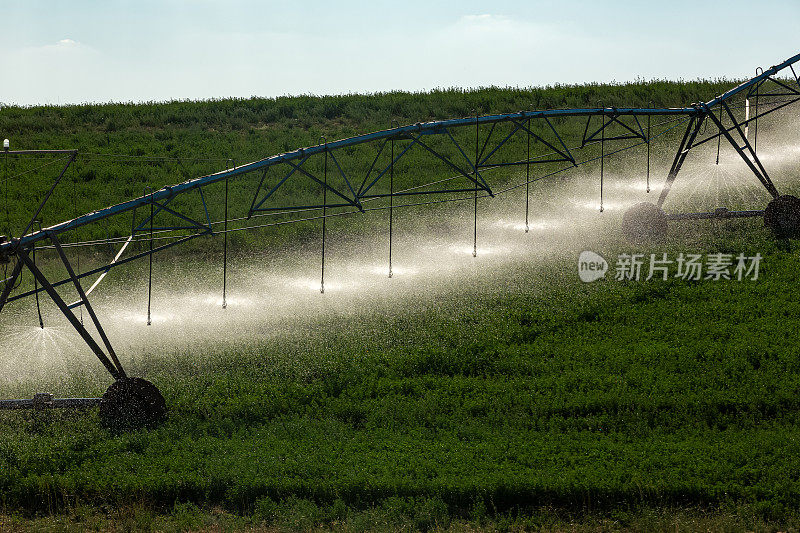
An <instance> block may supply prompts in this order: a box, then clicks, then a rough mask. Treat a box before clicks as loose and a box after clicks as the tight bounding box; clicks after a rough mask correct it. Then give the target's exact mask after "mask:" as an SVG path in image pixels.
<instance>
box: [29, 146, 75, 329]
mask: <svg viewBox="0 0 800 533" xmlns="http://www.w3.org/2000/svg"><path fill="white" fill-rule="evenodd" d="M75 162H77V158H76V159H75V160H74V161H73V163H75ZM72 205H73V206H74V208H75V209H74V211H73V213H74V218H78V179H77V176H76V175H75V165H73V167H72ZM39 224H40V227H41V222H40V223H39ZM75 243H76V244H78V243H80V238H79V237H78V232H77V231H76V232H75ZM75 271H76V273H77V274H78V276H80V275H81V248H80V246H77V250H75ZM78 314H79V315H80V320H81V324H83V305H80V306H79V310H78Z"/></svg>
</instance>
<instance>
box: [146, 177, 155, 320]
mask: <svg viewBox="0 0 800 533" xmlns="http://www.w3.org/2000/svg"><path fill="white" fill-rule="evenodd" d="M147 189H150V253H149V254H148V259H149V263H150V269H149V273H148V275H147V325H148V326H150V325H152V323H153V320H152V316H151V314H150V304H151V303H152V296H153V217H154V216H155V204H154V203H153V188H152V187H150V186H149V185H148V186H147V187H145V188H144V191H145V194H147Z"/></svg>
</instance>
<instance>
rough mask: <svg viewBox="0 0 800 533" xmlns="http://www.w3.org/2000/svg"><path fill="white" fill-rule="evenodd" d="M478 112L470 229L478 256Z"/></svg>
mask: <svg viewBox="0 0 800 533" xmlns="http://www.w3.org/2000/svg"><path fill="white" fill-rule="evenodd" d="M478 119H479V117H478V113H477V112H476V113H475V169H474V173H475V193H474V196H473V198H474V224H473V231H472V257H477V256H478V163H479V157H480V154H479V153H478V136H479V135H480V122H479V120H478Z"/></svg>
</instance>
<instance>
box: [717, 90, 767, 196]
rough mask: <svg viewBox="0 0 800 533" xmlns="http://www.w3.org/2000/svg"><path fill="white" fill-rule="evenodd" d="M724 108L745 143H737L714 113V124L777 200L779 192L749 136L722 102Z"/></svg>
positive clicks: (725, 103)
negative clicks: (748, 138)
mask: <svg viewBox="0 0 800 533" xmlns="http://www.w3.org/2000/svg"><path fill="white" fill-rule="evenodd" d="M722 108H723V109H724V110H725V114H726V115H728V118H729V119H730V120H731V122H733V126H734V127H733V129H735V130H736V133H738V136H739V139H740V140H741V141H742V142H743V144H742V145H740V144H739V143H738V142H736V139H734V138H733V136H732V135H731V132H730V130H729V129H727V128H725V126H723V125H722V122H721V121H720V120H719V119H718V118H717V117H716V116H714V114H713V113H709V116H710V117H711V120H712V121H713V122H714V124H716V126H717V127H718V128H719V129H720V131H722V135H723V136H724V137H725V139H726V140H727V141H728V142H729V143H730V145H731V146H732V147H733V149H734V150H736V153H737V154H739V156H740V157H741V158H742V160H744V162H745V163H746V164H747V166H748V167H749V168H750V170H751V171H752V172H753V174H755V176H756V178H758V181H760V182H761V184H762V185H763V186H764V188H765V189H767V191H768V192H769V193H770V194H771V195H772V197H773V198H777V197H778V196H780V194H779V193H778V190H777V189H776V188H775V185H774V184H773V183H772V180H771V179H769V175H768V174H767V170H766V169H765V168H764V165H762V164H761V160H760V159H759V158H758V156H757V155H756V151H755V149H754V148H753V145H752V144H750V141H748V140H747V136H746V135H745V134H744V132H743V131H742V128H741V125H740V124H739V122H738V121H737V120H736V117H734V116H733V113H732V112H731V108H730V107H729V106H728V103H727V102H722Z"/></svg>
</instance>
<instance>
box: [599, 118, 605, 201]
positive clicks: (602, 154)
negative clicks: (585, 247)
mask: <svg viewBox="0 0 800 533" xmlns="http://www.w3.org/2000/svg"><path fill="white" fill-rule="evenodd" d="M600 116H601V117H602V119H603V120H602V125H601V127H600V212H601V213H602V212H603V165H604V162H605V160H606V155H605V154H606V113H605V108H603V113H602V114H601V115H600Z"/></svg>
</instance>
